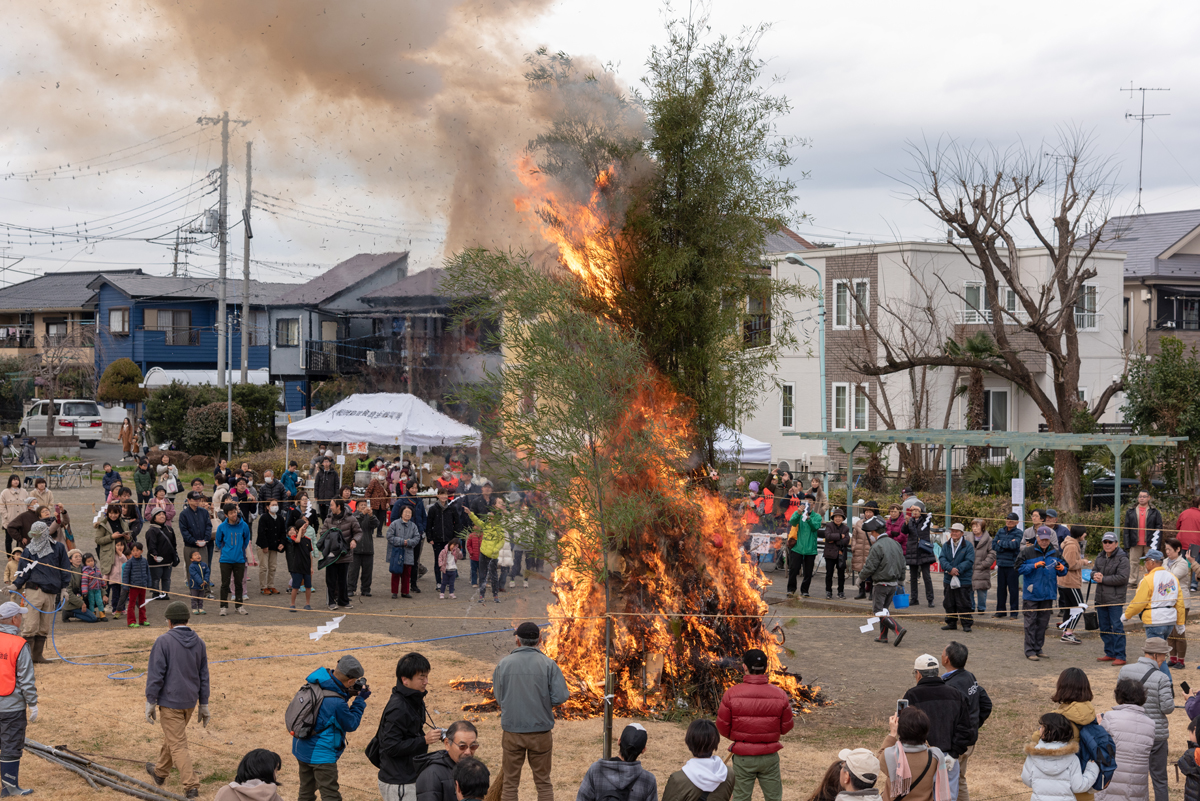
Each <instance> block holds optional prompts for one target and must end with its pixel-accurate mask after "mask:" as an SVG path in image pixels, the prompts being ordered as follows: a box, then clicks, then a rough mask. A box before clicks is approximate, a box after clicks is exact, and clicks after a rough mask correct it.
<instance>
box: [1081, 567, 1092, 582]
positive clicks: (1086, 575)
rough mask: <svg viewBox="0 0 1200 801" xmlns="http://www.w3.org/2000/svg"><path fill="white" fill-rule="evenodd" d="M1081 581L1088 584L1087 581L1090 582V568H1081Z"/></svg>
mask: <svg viewBox="0 0 1200 801" xmlns="http://www.w3.org/2000/svg"><path fill="white" fill-rule="evenodd" d="M1083 580H1084V581H1085V582H1089V581H1091V580H1092V570H1091V568H1087V567H1085V568H1083Z"/></svg>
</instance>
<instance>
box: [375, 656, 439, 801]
mask: <svg viewBox="0 0 1200 801" xmlns="http://www.w3.org/2000/svg"><path fill="white" fill-rule="evenodd" d="M429 670H430V665H429V660H428V659H426V658H425V657H424V656H422V655H421V654H419V653H417V652H416V651H413V652H412V653H408V654H405V655H404V656H402V657H400V661H399V662H397V663H396V680H397V684H396V686H395V687H393V688H392V697H391V698H389V699H388V702H387V706H386V707H385V708H384V710H383V716H382V717H380V718H379V730H378V731H377V732H376V734H375V736H376V737H378V738H379V784H380V787H379V790H380V794H381V795H382V796H383V797H384V798H399V799H410V798H412V797H413V795H414V794H415V793H416V791H417V787H416V782H417V774H418V773H419V771H418V768H417V763H416V759H417V757H419V756H421V755H422V754H425V753H428V751H429V746H431V745H433V744H435V743H437V742H438V741H440V740H441V739H442V730H441V729H430V730H429V731H427V732H425V731H422V729H423V728H424V723H425V687H426V686H427V685H428V684H429ZM389 794H390V795H389Z"/></svg>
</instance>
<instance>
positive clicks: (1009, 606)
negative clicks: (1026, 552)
mask: <svg viewBox="0 0 1200 801" xmlns="http://www.w3.org/2000/svg"><path fill="white" fill-rule="evenodd" d="M1020 522H1021V516H1020V515H1018V514H1017V513H1016V512H1009V513H1008V519H1007V520H1005V521H1004V525H1003V526H1002V527H1001V528H1000V530H999V531H997V532H996V534H995V536H993V537H992V550H993V551H995V553H996V594H997V601H996V614H994V615H992V617H1004V616H1005V615H1006V614H1007V615H1008V616H1009V617H1014V618H1015V617H1016V616H1017V610H1018V609H1019V608H1020V603H1021V602H1020V601H1019V600H1018V598H1019V595H1018V591H1017V587H1018V586H1019V585H1020V583H1021V582H1020V581H1019V580H1018V577H1017V554H1019V553H1020V552H1021V538H1022V536H1024V534H1025V532H1024V531H1022V530H1021V526H1020V525H1019V524H1020ZM1005 610H1009V611H1007V612H1006V611H1005Z"/></svg>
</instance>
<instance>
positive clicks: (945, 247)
mask: <svg viewBox="0 0 1200 801" xmlns="http://www.w3.org/2000/svg"><path fill="white" fill-rule="evenodd" d="M780 244H782V243H780ZM795 252H798V253H800V254H801V255H802V257H803V259H804V260H805V261H806V262H807V263H808V264H809V265H812V267H813V268H815V270H814V269H809V268H808V267H806V266H804V265H803V264H791V263H788V262H787V261H786V260H785V259H784V256H785V255H786V254H784V253H781V252H779V251H778V250H777V249H776V246H775V244H774V243H772V246H771V247H770V253H769V256H770V259H771V260H772V261H774V263H775V264H774V268H773V270H774V275H775V277H777V278H780V279H785V280H791V281H796V280H798V281H801V282H804V283H807V284H814V283H816V281H817V280H818V278H817V273H819V274H820V278H819V280H820V286H821V287H822V291H823V294H824V298H825V299H826V309H825V362H826V364H825V386H824V387H821V381H820V353H819V337H818V336H817V330H816V324H815V321H816V320H817V317H818V302H817V301H816V300H815V299H814V300H808V299H806V300H804V301H802V302H794V301H793V302H792V304H793V305H791V306H789V308H790V309H791V311H792V313H793V314H794V315H795V317H796V319H797V320H798V321H800V324H801V333H808V334H809V336H808V337H807V340H808V341H807V342H806V343H805V345H804V346H802V347H801V348H800V349H798V350H797V351H796V352H792V353H787V354H784V355H783V358H782V359H781V361H780V370H779V374H778V380H779V384H780V389H778V390H776V391H774V392H773V393H772V394H771V396H770V397H766V398H764V399H763V402H762V404H761V406H760V408H759V410H758V412H757V413H756V414H754V415H753V416H752V417H751V418H750V419H748V420H746V421H744V423H743V426H742V430H743V431H744V432H745V433H747V434H748V435H750V436H752V437H754V438H756V439H760V440H763V441H764V442H769V443H771V446H772V459H773V461H774V462H775V463H777V464H778V463H781V462H786V463H787V464H788V466H789V467H791V468H793V469H797V468H799V469H803V468H804V467H805V466H808V467H810V469H813V470H817V471H822V470H825V469H830V468H840V467H844V465H845V463H846V457H845V455H844V454H841V453H840V452H839V451H838V448H837V446H836V445H835V444H831V445H829V446H828V448H826V446H825V445H824V441H823V440H818V439H801V438H798V437H794V436H785V434H787V433H788V432H793V431H820V430H821V414H820V406H821V393H822V392H823V393H824V394H825V400H826V411H825V417H826V420H825V423H826V430H828V431H854V430H873V429H886V428H892V427H894V428H935V429H943V428H950V429H961V428H964V427H965V425H966V412H967V409H966V398H965V396H964V395H963V394H962V393H956V392H955V387H956V385H963V384H965V383H966V380H967V376H966V374H965V372H960V373H958V374H957V375H956V371H955V370H954V368H948V367H939V368H916V369H913V370H908V371H904V372H900V373H896V374H893V375H888V376H882V377H865V376H863V375H861V374H858V373H856V372H854V371H853V370H852V369H851V368H850V366H849V364H848V357H849V355H850V354H855V355H857V354H861V353H862V352H863V351H864V350H865V351H867V352H871V351H874V352H875V354H876V358H877V360H878V361H880V362H881V361H882V358H883V353H884V348H883V346H882V345H881V343H880V337H887V338H888V339H889V340H891V341H894V342H898V341H900V340H901V339H902V338H907V340H908V345H909V347H917V348H921V349H923V351H924V352H931V351H938V350H941V348H942V347H943V346H944V344H945V342H947V341H948V340H950V339H953V340H955V341H957V342H959V343H962V342H964V341H965V340H966V339H967V338H968V337H970V336H971V335H972V334H974V333H975V332H976V331H980V330H985V331H986V330H989V325H988V323H989V320H990V317H991V311H990V300H989V299H987V298H986V287H985V286H984V285H983V281H982V274H981V273H980V272H979V271H978V270H976V269H974V268H973V267H971V265H970V264H969V263H968V261H967V259H966V257H964V256H963V255H962V253H960V252H959V251H958V249H957V248H956V247H955V246H954V245H953V244H949V243H937V242H897V243H889V244H884V245H863V246H855V247H837V248H822V249H812V250H799V249H798V248H797V249H796V250H795ZM1019 260H1020V261H1019V264H1020V275H1021V280H1022V284H1023V285H1024V286H1025V287H1027V288H1029V289H1030V290H1032V291H1034V294H1035V296H1036V294H1037V291H1038V290H1039V289H1040V287H1041V285H1042V284H1043V283H1044V282H1045V281H1046V280H1047V279H1048V277H1049V275H1050V272H1051V265H1050V262H1049V259H1048V257H1047V256H1046V255H1045V252H1044V251H1042V250H1041V249H1037V248H1031V249H1028V250H1023V251H1021V252H1020V254H1019ZM1091 261H1092V263H1094V265H1095V268H1096V271H1097V275H1096V277H1095V278H1094V279H1092V280H1091V281H1089V282H1088V283H1087V284H1086V286H1085V291H1084V294H1083V297H1082V298H1081V299H1080V302H1079V303H1078V304H1076V308H1075V311H1074V313H1075V321H1076V325H1077V326H1078V327H1079V330H1080V353H1081V356H1082V365H1081V375H1080V380H1079V387H1078V392H1079V395H1080V397H1081V398H1082V399H1084V400H1085V401H1088V402H1089V403H1090V402H1091V401H1092V400H1094V399H1095V398H1096V397H1097V396H1098V395H1099V393H1101V392H1102V391H1103V390H1104V389H1105V388H1106V387H1107V386H1109V385H1110V384H1111V383H1112V382H1113V380H1114V379H1115V378H1116V377H1119V376H1120V375H1121V374H1122V373H1123V372H1124V364H1125V359H1124V352H1123V337H1124V332H1123V328H1124V326H1123V307H1122V301H1123V295H1124V291H1123V281H1124V261H1125V255H1124V254H1123V253H1116V252H1103V253H1099V252H1098V253H1095V254H1093V256H1092V257H1091ZM1001 291H1002V292H1004V297H1002V299H1001V302H1002V306H1003V307H1004V308H1006V309H1007V310H1009V311H1010V312H1012V313H1013V315H1014V318H1015V319H1013V320H1011V321H1010V322H1008V323H1006V326H1007V329H1008V333H1009V337H1010V339H1011V341H1012V345H1013V347H1014V348H1017V349H1019V352H1020V353H1021V358H1022V361H1023V362H1024V363H1025V364H1026V365H1027V366H1028V367H1029V368H1030V369H1031V371H1032V372H1033V373H1034V374H1035V375H1036V376H1038V379H1039V383H1040V384H1041V386H1042V387H1043V389H1045V390H1046V391H1047V393H1048V394H1050V395H1051V396H1053V389H1052V386H1051V383H1052V376H1053V374H1052V371H1051V368H1050V365H1049V356H1048V355H1047V354H1046V353H1045V351H1044V350H1042V349H1041V347H1040V346H1039V344H1038V342H1037V339H1036V338H1035V337H1034V336H1033V335H1032V334H1030V333H1027V332H1024V333H1023V332H1021V331H1020V323H1021V321H1022V320H1026V319H1027V317H1026V316H1025V313H1024V311H1023V310H1021V309H1020V305H1019V303H1018V302H1017V298H1016V296H1015V294H1013V293H1011V292H1010V291H1009V290H1007V289H1003V290H1001ZM924 309H929V310H930V311H931V313H926V312H925V311H923V310H924ZM864 310H865V314H864V313H863V311H864ZM810 320H811V321H814V322H813V323H808V321H810ZM868 321H869V322H868ZM806 323H807V325H806ZM984 387H985V403H986V415H987V420H988V426H989V427H990V428H991V429H993V430H998V431H1030V432H1035V431H1037V430H1038V425H1039V424H1041V423H1043V422H1045V421H1044V419H1043V417H1042V414H1041V413H1040V411H1039V410H1038V408H1037V406H1036V404H1035V403H1034V402H1033V400H1032V399H1031V398H1030V397H1028V396H1027V395H1026V394H1025V393H1024V392H1022V391H1020V390H1018V388H1017V387H1016V386H1014V385H1013V384H1012V383H1011V382H1009V381H1007V380H1005V379H1003V378H1000V377H998V376H994V375H992V374H989V373H984ZM1119 406H1120V400H1119V396H1118V398H1117V399H1114V400H1113V401H1110V402H1109V404H1108V408H1107V410H1106V412H1105V413H1104V415H1103V416H1102V417H1101V422H1115V421H1116V420H1117V409H1118V408H1119ZM889 423H890V425H889ZM823 456H827V457H828V459H825V458H822V457H823ZM806 463H807V465H806ZM895 464H896V462H895V460H894V459H893V461H892V465H893V466H895Z"/></svg>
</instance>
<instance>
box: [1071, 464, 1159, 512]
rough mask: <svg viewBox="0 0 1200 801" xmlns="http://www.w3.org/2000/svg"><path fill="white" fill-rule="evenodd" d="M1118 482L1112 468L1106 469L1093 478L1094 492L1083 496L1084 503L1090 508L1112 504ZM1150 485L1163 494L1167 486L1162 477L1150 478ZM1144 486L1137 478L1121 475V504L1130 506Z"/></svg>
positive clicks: (1156, 491)
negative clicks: (1114, 487)
mask: <svg viewBox="0 0 1200 801" xmlns="http://www.w3.org/2000/svg"><path fill="white" fill-rule="evenodd" d="M1115 484H1116V476H1115V475H1113V472H1112V471H1111V470H1104V471H1103V472H1102V473H1101V474H1100V477H1099V478H1096V479H1093V480H1092V494H1091V495H1085V496H1084V497H1083V505H1084V506H1085V507H1086V508H1088V509H1095V508H1096V507H1097V506H1112V505H1113V486H1114V485H1115ZM1150 486H1151V487H1152V488H1153V490H1154V493H1155V494H1156V495H1157V494H1161V493H1162V491H1163V489H1164V488H1165V487H1166V482H1165V481H1163V480H1162V479H1161V478H1153V479H1151V480H1150ZM1141 488H1142V482H1140V481H1138V480H1137V479H1136V478H1127V477H1125V476H1121V505H1122V506H1128V505H1129V504H1131V503H1133V502H1134V501H1136V500H1137V496H1138V492H1139V491H1140V490H1141Z"/></svg>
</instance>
